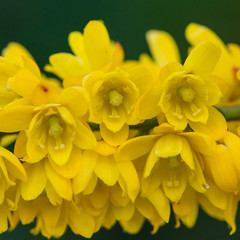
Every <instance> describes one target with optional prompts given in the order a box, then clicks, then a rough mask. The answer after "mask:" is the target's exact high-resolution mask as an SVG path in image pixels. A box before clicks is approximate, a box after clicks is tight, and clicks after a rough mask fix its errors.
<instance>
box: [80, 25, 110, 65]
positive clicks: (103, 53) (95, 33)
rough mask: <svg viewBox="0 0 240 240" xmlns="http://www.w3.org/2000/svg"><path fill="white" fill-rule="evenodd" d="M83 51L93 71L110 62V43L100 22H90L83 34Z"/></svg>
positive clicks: (106, 32)
mask: <svg viewBox="0 0 240 240" xmlns="http://www.w3.org/2000/svg"><path fill="white" fill-rule="evenodd" d="M83 38H84V44H85V51H86V55H87V57H88V60H89V62H90V64H91V66H92V68H93V69H100V68H102V67H103V66H105V65H106V64H108V63H109V62H110V54H111V42H110V38H109V35H108V31H107V29H106V27H105V26H104V24H103V23H102V22H101V21H90V22H89V23H88V24H87V26H86V27H85V29H84V33H83Z"/></svg>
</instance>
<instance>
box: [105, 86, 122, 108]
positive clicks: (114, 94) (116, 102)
mask: <svg viewBox="0 0 240 240" xmlns="http://www.w3.org/2000/svg"><path fill="white" fill-rule="evenodd" d="M108 98H109V103H110V104H111V105H112V106H115V107H118V106H120V105H121V103H122V99H123V96H122V95H121V94H120V93H119V92H118V91H116V90H111V91H109V92H108Z"/></svg>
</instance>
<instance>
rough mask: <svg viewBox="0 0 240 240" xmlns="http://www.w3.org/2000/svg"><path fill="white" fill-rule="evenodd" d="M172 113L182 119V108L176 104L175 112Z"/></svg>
mask: <svg viewBox="0 0 240 240" xmlns="http://www.w3.org/2000/svg"><path fill="white" fill-rule="evenodd" d="M173 115H174V116H176V117H177V118H178V119H180V120H181V119H183V115H182V110H181V108H180V107H179V106H178V105H177V106H176V110H175V112H173Z"/></svg>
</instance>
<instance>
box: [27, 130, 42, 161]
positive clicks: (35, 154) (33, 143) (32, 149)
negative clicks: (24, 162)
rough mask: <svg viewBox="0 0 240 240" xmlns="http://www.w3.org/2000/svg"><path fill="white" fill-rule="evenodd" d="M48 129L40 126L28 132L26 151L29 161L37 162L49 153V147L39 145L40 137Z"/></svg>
mask: <svg viewBox="0 0 240 240" xmlns="http://www.w3.org/2000/svg"><path fill="white" fill-rule="evenodd" d="M44 131H46V130H45V129H44V127H38V128H36V129H33V130H32V131H30V132H28V140H27V145H26V151H27V155H28V157H29V158H28V162H29V163H35V162H38V161H40V160H41V159H43V158H44V157H45V156H46V154H47V148H46V147H41V146H40V145H39V139H40V138H41V136H42V134H43V132H44ZM46 134H47V133H46Z"/></svg>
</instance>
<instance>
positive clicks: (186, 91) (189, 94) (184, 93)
mask: <svg viewBox="0 0 240 240" xmlns="http://www.w3.org/2000/svg"><path fill="white" fill-rule="evenodd" d="M177 94H178V96H179V97H180V98H181V99H183V101H184V102H192V100H193V99H194V98H195V95H196V94H195V92H194V91H193V90H192V89H191V88H187V87H180V88H179V89H178V91H177Z"/></svg>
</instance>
